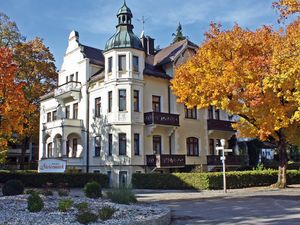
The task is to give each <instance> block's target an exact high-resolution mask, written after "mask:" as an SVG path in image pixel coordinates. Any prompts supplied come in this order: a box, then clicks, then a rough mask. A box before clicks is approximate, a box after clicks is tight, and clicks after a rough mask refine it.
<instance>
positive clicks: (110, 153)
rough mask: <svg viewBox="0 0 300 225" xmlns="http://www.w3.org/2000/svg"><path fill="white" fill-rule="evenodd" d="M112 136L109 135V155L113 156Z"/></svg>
mask: <svg viewBox="0 0 300 225" xmlns="http://www.w3.org/2000/svg"><path fill="white" fill-rule="evenodd" d="M112 144H113V143H112V134H108V155H109V156H111V155H112Z"/></svg>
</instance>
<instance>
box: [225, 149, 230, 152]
mask: <svg viewBox="0 0 300 225" xmlns="http://www.w3.org/2000/svg"><path fill="white" fill-rule="evenodd" d="M224 152H232V149H224Z"/></svg>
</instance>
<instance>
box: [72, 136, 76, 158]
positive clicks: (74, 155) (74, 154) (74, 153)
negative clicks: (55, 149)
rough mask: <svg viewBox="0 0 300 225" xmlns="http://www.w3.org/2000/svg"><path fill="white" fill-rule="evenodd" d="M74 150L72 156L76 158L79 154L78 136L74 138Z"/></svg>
mask: <svg viewBox="0 0 300 225" xmlns="http://www.w3.org/2000/svg"><path fill="white" fill-rule="evenodd" d="M72 150H73V151H72V157H73V158H76V156H77V139H76V138H74V139H73V149H72Z"/></svg>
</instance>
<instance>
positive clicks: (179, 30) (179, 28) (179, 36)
mask: <svg viewBox="0 0 300 225" xmlns="http://www.w3.org/2000/svg"><path fill="white" fill-rule="evenodd" d="M172 36H174V38H173V42H172V44H174V43H176V42H178V41H182V40H185V39H186V37H185V36H183V34H182V26H181V24H180V23H179V24H178V26H177V29H176V34H174V33H173V34H172Z"/></svg>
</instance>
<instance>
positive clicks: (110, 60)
mask: <svg viewBox="0 0 300 225" xmlns="http://www.w3.org/2000/svg"><path fill="white" fill-rule="evenodd" d="M108 72H109V73H111V72H112V57H109V58H108Z"/></svg>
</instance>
